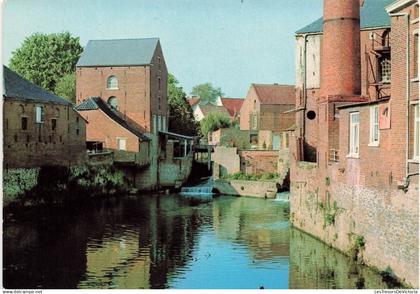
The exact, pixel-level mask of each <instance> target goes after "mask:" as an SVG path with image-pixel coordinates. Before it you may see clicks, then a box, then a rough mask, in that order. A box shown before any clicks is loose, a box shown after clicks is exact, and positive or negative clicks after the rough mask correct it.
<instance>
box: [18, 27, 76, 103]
mask: <svg viewBox="0 0 420 294" xmlns="http://www.w3.org/2000/svg"><path fill="white" fill-rule="evenodd" d="M82 52H83V48H82V46H81V45H80V42H79V38H78V37H73V36H71V35H70V33H69V32H64V33H59V34H41V33H36V34H33V35H31V36H29V37H27V38H26V39H25V40H24V41H23V44H22V46H21V47H20V48H18V49H17V50H16V51H14V52H13V53H12V58H11V60H10V68H11V69H12V70H14V71H15V72H17V73H18V74H20V75H22V76H23V77H25V78H26V79H28V80H29V81H31V82H32V83H34V84H36V85H38V86H40V87H42V88H44V89H45V90H47V91H50V92H54V93H56V94H57V95H59V94H58V93H57V92H56V87H57V85H58V84H59V81H60V79H62V78H63V77H64V76H66V75H69V74H74V72H75V66H76V63H77V61H78V60H79V57H80V54H81V53H82ZM65 81H66V82H64V81H62V82H60V84H61V86H60V88H59V91H60V93H63V90H64V89H63V87H64V85H66V87H68V89H66V90H65V93H66V94H67V93H72V89H73V88H74V89H75V82H73V83H71V81H73V80H71V79H70V78H68V79H66V80H65ZM65 98H67V99H69V100H70V101H71V100H74V99H75V97H74V98H73V97H71V98H68V97H65Z"/></svg>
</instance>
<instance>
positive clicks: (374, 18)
mask: <svg viewBox="0 0 420 294" xmlns="http://www.w3.org/2000/svg"><path fill="white" fill-rule="evenodd" d="M394 1H395V0H365V3H364V5H363V6H362V7H361V9H360V28H361V29H370V28H382V27H390V26H391V20H390V17H389V15H388V14H387V12H386V11H385V7H386V6H388V5H389V4H391V3H392V2H394ZM322 30H323V18H322V17H321V18H319V19H317V20H316V21H314V22H312V23H310V24H309V25H307V26H305V27H303V28H301V29H300V30H298V31H297V32H296V34H297V35H300V34H306V33H321V32H322Z"/></svg>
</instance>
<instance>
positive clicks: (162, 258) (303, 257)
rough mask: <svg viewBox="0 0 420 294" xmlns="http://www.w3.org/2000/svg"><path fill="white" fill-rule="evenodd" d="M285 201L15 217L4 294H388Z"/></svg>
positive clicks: (137, 202)
mask: <svg viewBox="0 0 420 294" xmlns="http://www.w3.org/2000/svg"><path fill="white" fill-rule="evenodd" d="M288 219H289V206H288V204H287V203H285V202H282V201H274V200H263V199H254V198H244V197H241V198H237V197H229V196H221V197H218V198H214V199H213V200H211V201H209V200H208V199H207V200H206V199H203V200H202V201H201V200H200V199H196V198H194V197H185V196H181V195H176V194H174V195H144V196H140V197H124V198H120V199H108V200H103V201H102V202H100V203H98V204H96V205H93V206H86V207H81V208H77V209H76V208H72V209H67V210H66V211H63V210H60V211H57V210H53V209H42V210H40V209H37V210H32V211H29V210H28V211H23V212H22V211H20V212H19V213H16V212H15V213H14V214H9V213H8V212H6V216H5V222H4V225H3V231H4V235H3V242H4V243H3V245H4V249H3V250H4V251H3V258H4V259H3V263H4V265H3V281H4V286H5V287H6V288H37V287H38V288H59V289H61V288H122V289H128V288H145V289H149V288H174V289H176V288H182V289H188V288H199V289H206V288H209V289H232V288H233V289H258V288H260V287H264V288H265V289H287V288H386V287H387V285H386V284H385V283H384V282H383V281H382V278H381V276H380V275H378V274H377V273H376V272H374V271H372V270H370V269H369V268H367V267H363V266H359V265H355V264H354V263H352V262H351V261H350V260H349V259H348V258H347V257H346V256H344V255H342V254H340V253H339V252H337V251H335V250H334V249H331V248H329V247H328V246H326V245H324V244H323V243H321V242H319V241H318V240H316V239H314V238H312V237H310V236H308V235H306V234H304V233H302V232H300V231H297V230H295V229H293V228H290V226H289V221H288Z"/></svg>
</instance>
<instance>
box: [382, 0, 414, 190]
mask: <svg viewBox="0 0 420 294" xmlns="http://www.w3.org/2000/svg"><path fill="white" fill-rule="evenodd" d="M408 2H409V1H408ZM388 14H389V16H391V17H394V16H395V17H398V16H404V17H405V20H406V23H407V41H406V60H405V61H406V83H407V84H406V90H405V95H406V109H405V119H406V121H405V122H406V127H405V142H406V148H405V174H406V176H405V177H404V186H403V189H404V190H406V189H407V188H408V186H409V184H410V180H409V178H410V177H411V176H415V175H418V174H419V173H418V172H417V173H411V174H410V166H409V163H408V160H409V158H408V157H409V154H408V149H409V144H410V93H411V92H410V90H411V89H410V88H411V79H410V15H409V14H408V13H388Z"/></svg>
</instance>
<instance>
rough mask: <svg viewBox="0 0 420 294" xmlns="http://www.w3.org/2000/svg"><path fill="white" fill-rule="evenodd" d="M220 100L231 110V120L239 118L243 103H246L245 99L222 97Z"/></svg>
mask: <svg viewBox="0 0 420 294" xmlns="http://www.w3.org/2000/svg"><path fill="white" fill-rule="evenodd" d="M220 100H221V102H222V105H223V106H224V107H225V108H226V110H227V111H228V112H229V115H230V118H231V120H235V119H238V118H239V113H240V111H241V107H242V104H243V103H244V99H243V98H226V97H220Z"/></svg>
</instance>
